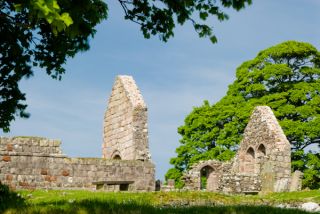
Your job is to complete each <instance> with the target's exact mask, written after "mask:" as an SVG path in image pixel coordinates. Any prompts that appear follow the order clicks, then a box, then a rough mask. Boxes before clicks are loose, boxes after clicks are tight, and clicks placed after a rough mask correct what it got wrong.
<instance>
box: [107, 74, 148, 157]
mask: <svg viewBox="0 0 320 214" xmlns="http://www.w3.org/2000/svg"><path fill="white" fill-rule="evenodd" d="M103 140H104V143H103V146H102V147H103V157H104V158H107V159H122V160H149V159H150V158H151V157H150V152H149V147H148V127H147V106H146V104H145V102H144V100H143V98H142V95H141V93H140V91H139V89H138V87H137V85H136V83H135V81H134V79H133V78H132V77H131V76H118V77H117V78H116V81H115V84H114V86H113V88H112V93H111V96H110V98H109V102H108V108H107V111H106V113H105V117H104V138H103Z"/></svg>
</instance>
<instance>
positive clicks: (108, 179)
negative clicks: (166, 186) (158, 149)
mask: <svg viewBox="0 0 320 214" xmlns="http://www.w3.org/2000/svg"><path fill="white" fill-rule="evenodd" d="M103 124H104V128H103V133H104V138H103V146H102V148H103V152H102V153H103V158H69V157H67V156H66V155H64V154H62V150H61V147H60V145H61V142H60V141H57V140H50V139H46V138H38V137H13V138H5V137H1V138H0V181H1V183H4V184H7V185H9V186H10V187H11V188H13V189H88V190H94V189H102V190H105V191H154V189H155V166H154V164H153V163H152V161H151V157H150V153H149V148H148V127H147V107H146V104H145V102H144V100H143V98H142V96H141V93H140V91H139V89H138V87H137V86H136V84H135V81H134V80H133V78H132V77H130V76H118V77H117V78H116V81H115V84H114V86H113V89H112V93H111V96H110V99H109V103H108V108H107V111H106V114H105V117H104V123H103Z"/></svg>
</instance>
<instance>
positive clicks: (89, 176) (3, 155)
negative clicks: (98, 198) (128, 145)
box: [0, 137, 155, 191]
mask: <svg viewBox="0 0 320 214" xmlns="http://www.w3.org/2000/svg"><path fill="white" fill-rule="evenodd" d="M60 144H61V142H60V141H57V140H49V139H45V138H35V137H20V138H0V181H1V182H2V183H4V184H8V185H9V186H10V187H11V188H14V189H40V188H41V189H90V190H94V189H96V185H95V184H93V182H100V181H106V182H109V183H110V182H114V181H115V182H116V183H121V182H130V184H129V185H128V189H127V190H131V191H153V190H154V189H155V179H154V173H155V170H154V164H153V163H152V162H150V161H139V160H130V161H129V160H128V161H124V160H107V159H103V158H68V157H66V156H65V155H63V154H62V151H61V148H60ZM108 186H112V184H111V185H110V184H109V185H108ZM118 186H119V185H118ZM105 189H106V190H108V189H109V190H117V189H119V188H118V187H117V185H114V188H110V187H108V188H105Z"/></svg>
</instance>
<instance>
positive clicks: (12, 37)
mask: <svg viewBox="0 0 320 214" xmlns="http://www.w3.org/2000/svg"><path fill="white" fill-rule="evenodd" d="M118 2H119V4H120V5H121V6H122V8H123V11H124V14H125V15H124V18H125V19H128V20H130V21H132V22H135V23H137V24H139V25H140V28H141V31H142V33H143V35H144V37H145V38H150V37H151V36H152V35H158V36H159V38H160V39H161V40H163V41H167V40H168V39H169V38H170V37H172V36H173V35H174V28H175V26H176V24H177V23H178V24H180V25H183V24H185V22H187V21H190V22H191V23H192V24H193V26H194V29H195V30H196V32H197V33H198V35H199V36H200V37H209V38H210V39H211V41H212V42H213V43H215V42H216V41H217V39H216V37H215V35H214V34H213V32H212V27H211V26H209V25H208V24H207V23H206V20H207V19H208V18H209V17H216V18H217V19H218V20H220V21H223V20H226V19H228V15H227V14H226V13H225V12H224V11H223V9H225V8H233V9H235V10H237V11H238V10H241V9H243V8H245V6H246V5H249V4H251V0H237V1H230V0H219V1H216V0H208V1H203V0H192V1H191V0H183V1H169V0H159V1H154V0H118ZM107 11H108V7H107V4H106V3H104V2H103V1H102V0H59V1H58V0H30V1H24V0H3V1H0V41H1V44H0V71H1V73H0V128H1V129H2V130H3V131H5V132H7V131H9V130H10V129H9V127H10V122H11V121H12V120H14V119H15V117H16V116H20V117H24V118H26V117H28V116H29V114H28V113H27V112H26V107H27V104H26V103H25V100H26V97H25V93H23V92H21V91H20V89H19V81H20V80H21V79H23V78H29V77H31V76H32V75H33V69H34V68H36V67H40V68H42V69H44V70H45V71H46V72H47V74H48V75H50V76H51V77H52V78H54V79H59V80H60V79H61V77H62V74H63V73H64V72H65V69H64V67H63V65H64V64H65V62H66V60H67V58H69V57H74V56H75V55H76V53H78V52H80V51H87V50H88V49H89V38H90V37H93V36H94V34H95V32H96V30H95V26H96V25H97V24H98V23H100V22H101V21H102V20H104V19H106V18H107Z"/></svg>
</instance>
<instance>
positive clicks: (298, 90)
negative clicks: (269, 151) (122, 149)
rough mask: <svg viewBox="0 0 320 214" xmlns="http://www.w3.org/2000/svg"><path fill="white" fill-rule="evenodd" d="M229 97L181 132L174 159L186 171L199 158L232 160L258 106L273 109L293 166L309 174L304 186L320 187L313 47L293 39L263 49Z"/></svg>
mask: <svg viewBox="0 0 320 214" xmlns="http://www.w3.org/2000/svg"><path fill="white" fill-rule="evenodd" d="M236 77H237V78H236V80H235V82H234V83H233V84H231V85H230V86H229V90H228V92H227V95H226V96H225V97H223V98H222V99H221V100H220V101H219V102H217V103H216V104H214V105H210V104H209V103H208V102H207V101H205V102H204V104H203V105H202V106H200V107H196V108H194V109H193V111H192V112H191V113H190V114H189V115H188V116H187V117H186V119H185V124H184V125H183V126H181V127H179V128H178V132H179V134H180V135H181V136H182V139H181V140H180V143H181V145H180V146H179V147H178V148H177V149H176V153H177V157H174V158H172V159H171V161H170V163H171V164H173V165H174V168H175V169H177V170H179V171H181V172H183V171H185V170H187V169H188V168H189V167H190V166H191V165H192V164H194V163H196V162H198V161H199V160H207V159H218V160H229V159H231V158H232V157H233V155H234V154H235V151H236V149H237V148H238V145H239V143H240V141H241V139H242V135H243V131H244V128H245V126H246V124H247V123H248V119H249V116H250V113H251V112H252V110H253V109H254V107H255V106H258V105H268V106H270V107H271V108H272V110H273V112H274V113H275V116H276V117H277V119H278V120H279V122H280V125H281V127H282V128H283V130H284V132H285V134H286V136H287V138H288V140H289V141H290V143H291V145H292V152H293V154H292V168H293V170H296V169H299V170H302V171H303V172H304V173H305V178H304V183H303V184H304V186H305V187H307V186H308V187H310V188H319V187H320V183H319V179H320V176H319V175H320V168H319V163H320V162H319V154H318V153H312V152H307V153H306V152H305V151H306V150H307V148H310V146H313V145H318V146H319V136H320V125H319V124H320V123H319V122H320V96H319V95H320V91H319V88H320V53H319V52H318V51H317V49H316V48H315V47H313V46H312V45H310V44H308V43H303V42H296V41H288V42H284V43H281V44H279V45H276V46H273V47H270V48H268V49H266V50H263V51H261V52H260V53H259V54H258V55H257V57H256V58H254V59H253V60H250V61H247V62H244V63H243V64H242V65H241V66H240V67H238V68H237V73H236Z"/></svg>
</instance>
